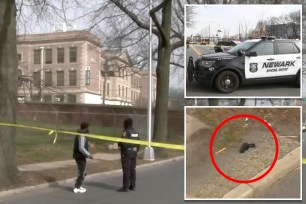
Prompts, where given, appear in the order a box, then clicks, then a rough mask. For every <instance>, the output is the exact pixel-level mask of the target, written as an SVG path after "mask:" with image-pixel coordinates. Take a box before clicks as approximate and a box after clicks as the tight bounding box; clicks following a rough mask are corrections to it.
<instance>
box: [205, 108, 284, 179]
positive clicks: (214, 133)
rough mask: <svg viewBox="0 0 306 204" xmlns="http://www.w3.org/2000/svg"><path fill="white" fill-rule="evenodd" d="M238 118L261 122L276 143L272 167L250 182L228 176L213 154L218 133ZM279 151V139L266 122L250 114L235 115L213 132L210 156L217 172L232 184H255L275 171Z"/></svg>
mask: <svg viewBox="0 0 306 204" xmlns="http://www.w3.org/2000/svg"><path fill="white" fill-rule="evenodd" d="M237 118H252V119H255V120H257V121H259V122H261V123H262V124H264V125H265V126H266V127H267V128H268V129H269V130H270V132H271V134H272V136H273V138H274V143H275V156H274V160H273V162H272V164H271V166H270V167H269V169H268V170H267V171H266V172H265V173H263V174H262V175H260V176H259V177H257V178H254V179H250V180H238V179H235V178H232V177H230V176H228V175H226V174H225V173H224V172H223V171H222V170H221V169H220V168H219V167H218V165H217V163H216V161H215V158H214V154H213V149H212V147H213V143H214V140H215V137H216V135H217V133H218V131H219V130H220V128H221V127H222V126H223V125H225V123H227V122H229V121H231V120H234V119H237ZM278 151H279V148H278V140H277V137H276V134H275V132H274V130H273V128H272V127H271V126H270V125H269V124H268V123H267V122H266V121H264V120H263V119H261V118H259V117H257V116H254V115H250V114H238V115H234V116H231V117H229V118H227V119H225V120H224V121H222V122H221V123H220V124H219V125H218V126H217V127H216V129H215V131H214V132H213V134H212V137H211V139H210V144H209V154H210V159H211V161H212V163H213V165H214V167H215V168H216V169H217V171H218V172H219V173H220V174H221V175H222V176H223V177H224V178H226V179H228V180H230V181H232V182H236V183H253V182H256V181H259V180H260V179H262V178H264V177H265V176H267V175H268V174H269V173H270V171H271V170H272V169H273V167H274V166H275V164H276V161H277V158H278Z"/></svg>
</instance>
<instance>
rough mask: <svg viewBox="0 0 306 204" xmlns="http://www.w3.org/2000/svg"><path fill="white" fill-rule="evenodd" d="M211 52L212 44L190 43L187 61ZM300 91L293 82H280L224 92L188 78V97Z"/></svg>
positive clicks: (292, 94) (291, 94)
mask: <svg viewBox="0 0 306 204" xmlns="http://www.w3.org/2000/svg"><path fill="white" fill-rule="evenodd" d="M211 53H214V49H213V47H212V46H204V45H202V46H201V45H189V48H186V63H187V62H188V58H189V57H190V56H192V57H193V58H194V59H196V58H197V57H198V56H199V55H200V54H211ZM300 91H301V89H300V88H296V87H295V86H294V85H293V84H291V83H278V84H256V85H247V86H241V87H239V88H238V90H236V91H234V92H233V93H230V94H224V93H219V92H217V91H216V90H215V89H214V88H210V87H204V86H203V85H200V84H198V83H196V82H192V83H190V82H188V81H187V79H186V96H187V97H256V98H260V97H284V96H285V97H298V96H300V95H301V93H300Z"/></svg>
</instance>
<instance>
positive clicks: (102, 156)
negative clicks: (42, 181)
mask: <svg viewBox="0 0 306 204" xmlns="http://www.w3.org/2000/svg"><path fill="white" fill-rule="evenodd" d="M93 157H94V159H93V160H91V159H88V160H87V161H88V163H89V164H93V163H98V162H100V161H101V160H107V161H114V160H119V159H120V154H119V153H115V154H109V153H98V154H94V155H93ZM69 166H75V161H74V160H65V161H54V162H42V163H35V164H25V165H19V166H18V169H19V170H20V171H43V170H50V169H58V168H65V167H69Z"/></svg>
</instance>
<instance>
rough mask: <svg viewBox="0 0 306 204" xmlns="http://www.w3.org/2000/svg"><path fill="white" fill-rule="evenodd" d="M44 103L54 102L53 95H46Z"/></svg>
mask: <svg viewBox="0 0 306 204" xmlns="http://www.w3.org/2000/svg"><path fill="white" fill-rule="evenodd" d="M43 97H44V102H52V96H51V95H44V96H43Z"/></svg>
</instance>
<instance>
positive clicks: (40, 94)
mask: <svg viewBox="0 0 306 204" xmlns="http://www.w3.org/2000/svg"><path fill="white" fill-rule="evenodd" d="M43 90H44V47H40V90H39V96H40V102H44V97H43Z"/></svg>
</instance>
